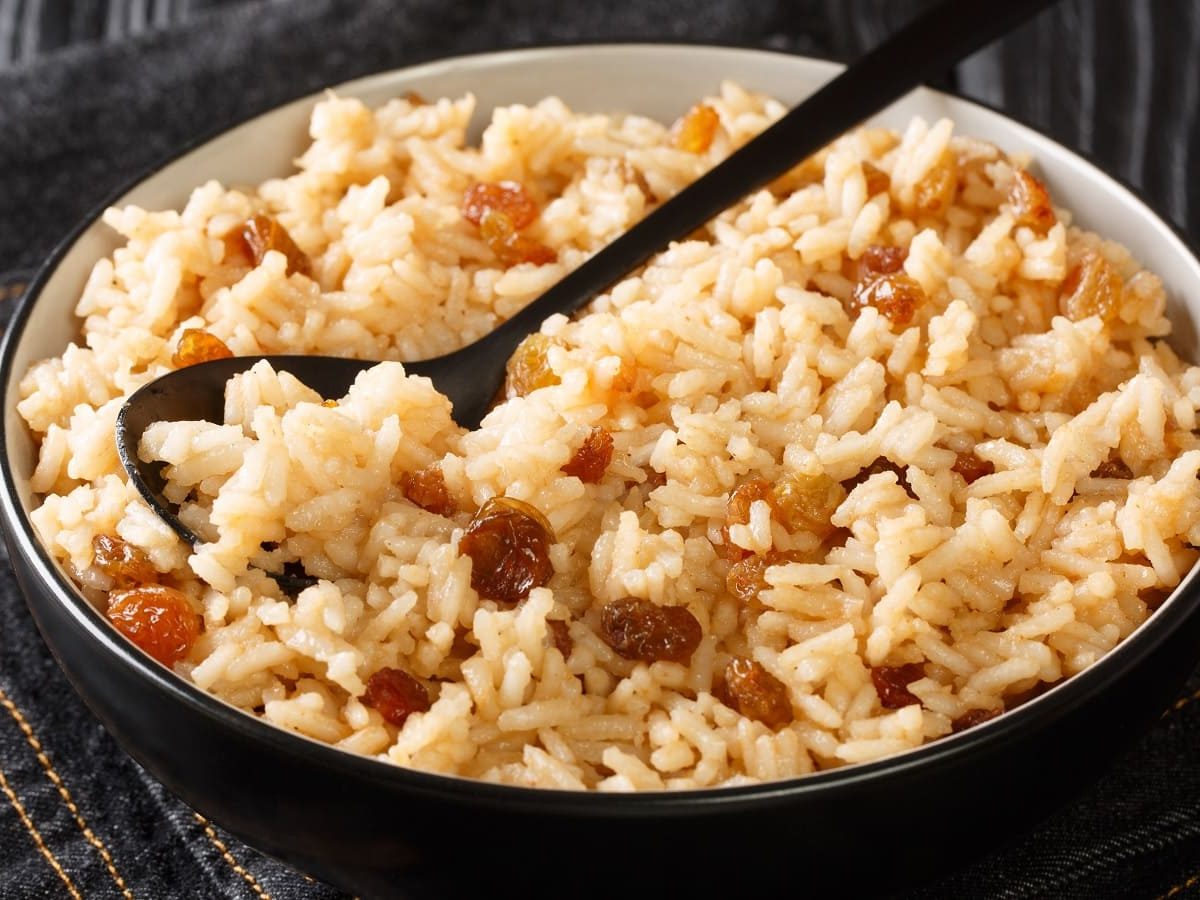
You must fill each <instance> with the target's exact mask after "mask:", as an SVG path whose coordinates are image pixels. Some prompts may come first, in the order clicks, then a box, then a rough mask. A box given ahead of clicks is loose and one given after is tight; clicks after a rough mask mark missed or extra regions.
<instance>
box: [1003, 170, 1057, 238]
mask: <svg viewBox="0 0 1200 900" xmlns="http://www.w3.org/2000/svg"><path fill="white" fill-rule="evenodd" d="M1008 202H1009V204H1010V205H1011V206H1012V208H1013V212H1014V213H1015V217H1016V223H1017V224H1018V225H1027V226H1028V227H1030V228H1032V229H1033V230H1034V231H1036V232H1037V233H1038V234H1045V233H1046V232H1047V231H1049V230H1050V229H1051V228H1053V227H1054V225H1055V223H1056V222H1058V218H1057V217H1056V216H1055V215H1054V208H1053V207H1052V206H1051V205H1050V194H1048V193H1047V192H1046V186H1045V185H1044V184H1042V183H1041V182H1040V181H1038V180H1037V179H1036V178H1034V177H1033V176H1032V175H1030V174H1029V173H1028V172H1026V171H1025V170H1024V169H1017V170H1016V171H1015V172H1014V173H1013V185H1012V189H1011V190H1009V192H1008Z"/></svg>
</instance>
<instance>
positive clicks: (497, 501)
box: [458, 497, 554, 603]
mask: <svg viewBox="0 0 1200 900" xmlns="http://www.w3.org/2000/svg"><path fill="white" fill-rule="evenodd" d="M553 543H554V532H553V530H551V528H550V523H549V522H547V521H546V517H545V516H543V515H542V514H541V513H540V512H539V511H538V510H537V509H535V508H534V507H532V506H530V505H529V504H528V503H522V502H521V501H520V500H514V499H512V498H511V497H493V498H492V499H491V500H488V501H487V502H486V503H485V504H483V506H482V507H480V509H479V511H478V512H477V513H475V518H474V519H472V520H471V524H470V525H468V526H467V530H466V533H465V534H463V536H462V539H461V540H459V542H458V552H459V553H461V554H463V555H464V556H469V557H470V558H471V587H473V588H474V589H475V590H476V591H478V592H479V595H480V596H481V597H486V598H488V599H490V600H495V601H497V602H498V603H516V602H517V601H519V600H524V599H525V598H526V597H528V596H529V592H530V591H531V590H533V589H534V588H535V587H541V586H542V585H543V584H545V583H546V582H547V581H549V580H550V576H551V575H553V574H554V567H553V566H552V565H551V564H550V546H551V545H552V544H553Z"/></svg>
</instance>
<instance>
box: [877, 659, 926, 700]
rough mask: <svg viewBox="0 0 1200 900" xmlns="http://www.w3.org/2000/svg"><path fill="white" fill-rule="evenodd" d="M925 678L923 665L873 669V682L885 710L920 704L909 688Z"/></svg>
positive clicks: (913, 664)
mask: <svg viewBox="0 0 1200 900" xmlns="http://www.w3.org/2000/svg"><path fill="white" fill-rule="evenodd" d="M924 677H925V666H924V664H922V663H909V664H907V665H904V666H876V667H874V668H873V669H871V681H872V682H873V683H874V684H875V692H876V693H877V694H879V703H880V705H882V706H883V707H884V708H885V709H901V708H903V707H905V706H911V705H912V704H914V703H920V702H921V701H920V700H918V699H917V698H916V697H914V696H913V695H912V694H910V693H909V691H908V686H909V685H910V684H912V683H913V682H914V681H916V680H917V679H919V678H924Z"/></svg>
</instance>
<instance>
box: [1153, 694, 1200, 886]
mask: <svg viewBox="0 0 1200 900" xmlns="http://www.w3.org/2000/svg"><path fill="white" fill-rule="evenodd" d="M1191 699H1193V700H1194V699H1195V698H1194V697H1193V698H1191ZM1197 883H1200V872H1197V873H1196V874H1195V875H1193V876H1192V877H1191V878H1189V879H1188V880H1187V881H1184V882H1181V883H1179V884H1177V885H1175V887H1173V888H1171V889H1170V890H1169V891H1167V892H1166V893H1165V894H1163V895H1162V896H1161V897H1159V898H1158V900H1170V898H1171V897H1174V896H1175V895H1176V894H1178V893H1181V892H1183V891H1186V890H1187V889H1188V888H1190V887H1194V886H1195V885H1196V884H1197Z"/></svg>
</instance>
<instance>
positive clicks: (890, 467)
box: [842, 456, 916, 499]
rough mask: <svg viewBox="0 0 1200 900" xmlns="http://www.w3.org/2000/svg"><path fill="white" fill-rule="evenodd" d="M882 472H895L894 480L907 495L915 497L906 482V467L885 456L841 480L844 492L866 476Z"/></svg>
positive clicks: (850, 489) (848, 490)
mask: <svg viewBox="0 0 1200 900" xmlns="http://www.w3.org/2000/svg"><path fill="white" fill-rule="evenodd" d="M882 472H895V473H896V481H897V483H898V484H899V485H900V487H902V488H904V490H905V492H906V493H907V494H908V496H910V497H912V498H913V499H916V494H915V493H914V492H913V489H912V487H910V486H909V483H908V470H907V469H906V468H903V467H901V466H898V465H896V464H895V463H894V462H892V461H891V460H890V459H888V458H887V457H886V456H880V457H878V458H877V459H876V460H875V461H874V462H873V463H871V464H870V465H869V466H867V467H866V468H865V469H861V470H860V471H859V473H858V474H857V475H855V476H854V477H853V478H847V479H846V480H845V481H843V482H842V487H844V488H845V489H846V493H849V492H850V491H852V490H854V489H855V488H856V487H858V486H859V485H860V484H862V483H863V482H864V481H866V480H867V479H868V478H870V477H871V476H872V475H878V474H880V473H882Z"/></svg>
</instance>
